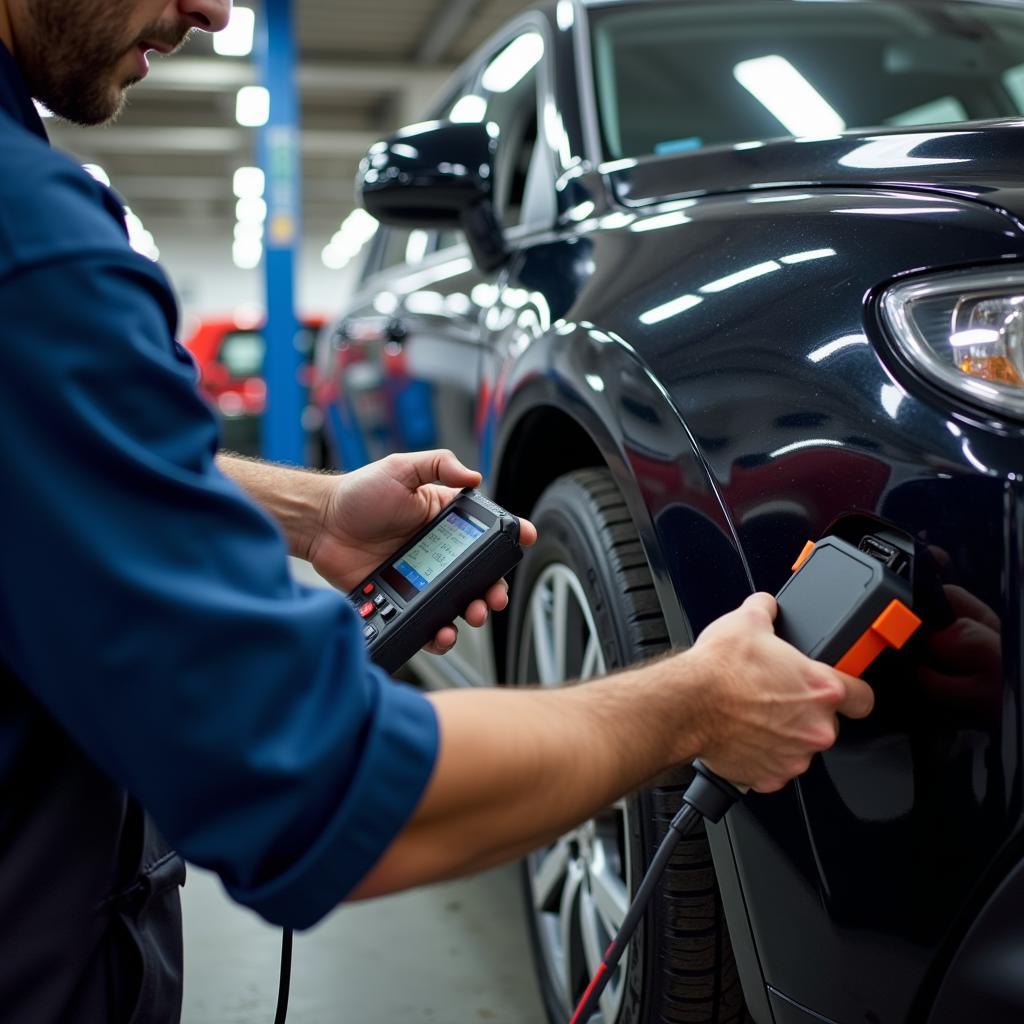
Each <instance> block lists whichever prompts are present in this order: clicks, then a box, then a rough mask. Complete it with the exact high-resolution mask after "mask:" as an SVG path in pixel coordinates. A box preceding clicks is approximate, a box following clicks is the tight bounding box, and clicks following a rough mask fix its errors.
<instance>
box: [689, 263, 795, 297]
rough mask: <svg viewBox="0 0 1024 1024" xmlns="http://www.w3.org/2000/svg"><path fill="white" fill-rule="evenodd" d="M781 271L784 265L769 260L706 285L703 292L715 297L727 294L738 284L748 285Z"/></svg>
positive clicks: (702, 289)
mask: <svg viewBox="0 0 1024 1024" xmlns="http://www.w3.org/2000/svg"><path fill="white" fill-rule="evenodd" d="M781 269H782V265H781V264H780V263H776V262H775V260H768V262H767V263H758V264H757V266H756V267H747V269H746V270H740V271H738V272H737V273H735V274H730V275H729V276H728V277H722V278H719V279H718V280H717V281H712V282H711V283H710V284H706V285H704V287H703V288H701V291H702V292H704V294H705V295H715V294H717V293H718V292H725V291H728V290H729V289H730V288H735V287H736V286H737V285H738V284H746V283H747V281H754V280H756V279H757V278H759V277H764V276H765V275H766V274H774V273H775V271H776V270H781Z"/></svg>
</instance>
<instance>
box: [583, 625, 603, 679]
mask: <svg viewBox="0 0 1024 1024" xmlns="http://www.w3.org/2000/svg"><path fill="white" fill-rule="evenodd" d="M603 661H604V659H603V658H602V657H601V644H600V642H599V641H598V639H597V634H596V633H591V634H590V638H589V639H588V640H587V649H586V651H585V652H584V654H583V668H582V669H580V678H581V679H590V678H591V676H594V675H601V674H603V671H604V669H603V666H601V667H599V663H600V662H603Z"/></svg>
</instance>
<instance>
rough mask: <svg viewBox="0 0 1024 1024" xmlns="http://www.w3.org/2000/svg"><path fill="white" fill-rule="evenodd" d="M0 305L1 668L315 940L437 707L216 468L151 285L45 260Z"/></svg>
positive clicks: (214, 864)
mask: <svg viewBox="0 0 1024 1024" xmlns="http://www.w3.org/2000/svg"><path fill="white" fill-rule="evenodd" d="M0 309H2V310H3V312H4V315H3V318H2V320H0V392H2V395H3V400H2V401H0V430H2V433H3V438H4V441H3V445H2V448H0V452H2V454H0V466H2V469H0V481H2V488H3V494H4V497H3V500H2V502H0V526H2V540H0V560H2V563H0V564H2V566H3V570H2V574H0V629H2V634H0V650H2V656H3V658H4V659H5V660H6V661H7V662H8V663H9V665H10V667H11V668H12V670H13V671H14V672H15V674H16V675H17V676H18V678H19V679H20V680H21V681H22V682H23V684H24V686H25V687H26V688H27V690H28V691H29V692H30V693H31V694H33V696H34V697H35V698H36V699H37V700H38V701H39V703H40V704H41V705H42V706H43V707H44V708H45V709H46V710H47V711H48V712H49V713H50V714H51V715H52V716H53V717H54V718H55V719H57V720H58V721H59V722H60V723H61V725H62V726H63V728H64V729H65V730H66V731H67V732H68V733H69V735H70V736H71V737H72V738H73V739H74V740H75V741H76V742H77V743H78V744H79V745H80V746H81V747H82V748H83V749H84V750H85V751H86V752H87V753H88V754H89V755H90V756H91V757H92V758H93V759H95V761H97V762H98V763H99V764H100V765H101V766H102V767H103V769H104V770H105V771H107V772H108V773H109V774H110V775H111V777H113V778H114V779H116V780H117V781H119V782H120V783H121V784H123V785H124V786H125V787H126V788H127V789H128V791H129V792H131V793H132V794H133V795H134V796H135V797H137V798H138V799H139V800H140V801H141V802H142V804H143V805H144V806H145V807H146V808H147V810H148V811H149V813H150V814H151V815H152V816H153V818H154V820H155V821H156V823H157V825H158V826H159V827H160V829H161V830H162V831H163V832H164V834H165V835H166V837H167V838H168V840H169V841H170V842H171V843H172V844H173V845H174V846H175V847H176V848H177V849H178V850H179V851H180V852H181V853H182V854H183V855H184V856H185V857H187V858H188V859H189V860H191V861H193V862H195V863H196V864H199V865H202V866H204V867H207V868H210V869H212V870H214V871H216V872H217V873H218V874H219V875H220V876H221V878H222V879H223V881H224V884H225V886H226V887H227V889H228V891H229V892H230V893H231V895H232V896H233V897H234V898H235V899H237V900H238V901H239V902H241V903H244V904H246V905H248V906H250V907H252V908H253V909H254V910H256V911H258V912H259V913H261V914H262V915H263V916H264V917H266V918H267V919H268V920H270V921H272V922H274V923H277V924H281V925H286V926H290V927H294V928H304V927H308V926H310V925H312V924H314V923H315V922H316V921H317V920H318V919H319V918H321V917H322V916H323V915H324V914H325V913H327V912H328V911H329V910H331V909H332V908H333V907H334V906H335V905H336V904H337V903H338V902H339V901H340V900H341V899H343V898H344V897H345V896H346V894H347V893H348V892H349V891H350V890H351V889H352V888H353V887H354V886H355V885H356V884H357V883H358V882H359V881H360V880H361V879H362V877H363V876H364V875H365V874H366V873H367V871H368V870H369V869H370V868H371V867H372V866H373V864H374V863H375V862H376V860H377V859H378V858H379V857H380V855H381V853H382V852H383V851H384V850H385V849H386V847H387V846H388V845H389V844H390V842H391V841H392V840H393V838H394V837H395V835H396V834H397V833H398V831H399V830H400V829H401V827H402V825H403V824H404V823H405V822H406V821H407V820H408V818H409V817H410V816H411V814H412V813H413V811H414V810H415V807H416V805H417V803H418V802H419V800H420V798H421V796H422V793H423V791H424V789H425V787H426V784H427V781H428V780H429V777H430V774H431V772H432V770H433V765H434V761H435V758H436V754H437V744H438V729H437V722H436V718H435V715H434V712H433V708H432V706H431V704H430V703H429V702H428V701H427V700H425V699H424V698H423V697H422V696H421V695H420V694H418V693H416V692H415V691H414V690H412V689H409V688H407V687H403V686H400V685H398V684H396V683H393V682H392V681H390V680H389V679H388V678H387V677H386V676H385V675H384V674H383V673H381V672H380V671H379V670H377V669H376V668H375V667H374V666H373V665H372V664H371V663H370V662H369V661H368V659H367V656H366V652H365V647H364V643H363V640H362V631H361V624H360V623H359V621H358V617H357V616H356V614H355V612H354V611H353V610H352V609H351V608H350V607H349V604H348V602H347V600H346V599H344V598H343V597H342V596H341V595H338V594H336V593H334V592H331V591H320V590H314V589H310V588H304V587H302V586H299V585H298V584H296V583H295V582H294V581H293V580H292V579H291V577H290V575H289V572H288V568H287V557H286V555H287V552H286V547H285V544H284V539H283V537H282V536H281V534H280V532H279V530H278V529H277V527H276V525H275V524H274V523H273V522H272V521H271V520H270V519H269V518H268V517H267V516H265V515H264V514H263V512H262V511H261V510H259V509H258V508H257V507H256V506H255V505H254V504H252V503H251V502H250V501H249V500H248V499H247V498H246V497H245V496H244V495H243V494H242V492H241V491H240V490H239V489H238V488H237V487H236V486H235V485H234V484H233V483H232V482H231V481H229V480H228V479H227V478H225V477H224V476H223V475H221V474H220V473H219V472H218V471H217V469H216V467H215V464H214V455H215V451H216V443H217V430H216V424H215V422H214V419H213V416H212V414H211V413H210V411H209V410H208V409H207V407H206V405H205V403H204V402H203V401H202V399H201V398H200V397H199V396H198V394H197V392H196V389H195V385H194V373H193V370H192V367H191V365H190V364H189V363H188V362H186V360H185V359H183V358H180V357H177V356H176V355H175V350H174V347H173V345H172V339H171V337H170V330H171V328H170V327H169V324H170V323H172V322H173V316H174V313H173V301H172V300H171V298H170V294H169V291H168V289H167V287H166V284H165V281H164V278H163V276H162V275H161V274H160V273H159V271H158V270H156V269H155V268H152V267H150V265H149V264H147V263H146V262H145V261H143V260H141V259H136V258H135V256H134V254H132V253H131V252H130V251H129V250H127V247H126V248H125V251H123V252H122V251H119V250H111V251H110V252H92V253H90V254H82V255H79V256H68V257H62V258H60V259H57V260H55V261H50V262H47V263H42V264H39V265H36V266H34V267H33V268H30V269H26V270H23V271H21V272H19V273H17V274H16V275H14V276H8V277H7V278H6V279H5V280H2V281H0Z"/></svg>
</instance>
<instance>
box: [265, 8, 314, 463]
mask: <svg viewBox="0 0 1024 1024" xmlns="http://www.w3.org/2000/svg"><path fill="white" fill-rule="evenodd" d="M260 7H261V12H260V16H259V17H260V26H259V38H258V53H259V60H260V66H261V70H262V79H263V84H264V85H265V86H266V88H267V89H268V90H269V92H270V120H269V121H268V122H267V124H266V126H265V127H264V128H263V129H262V130H261V132H260V139H259V152H260V164H261V166H262V167H263V171H264V173H265V174H266V200H267V230H266V238H265V242H264V245H265V249H264V267H265V274H266V299H267V303H266V305H267V326H266V331H265V339H266V362H265V364H264V376H265V378H266V382H267V408H266V412H265V414H264V417H263V456H264V458H266V459H269V460H271V461H273V462H284V463H290V464H292V465H303V464H304V463H305V461H306V437H305V431H304V430H303V427H302V412H303V408H302V407H303V393H302V392H303V389H302V383H301V381H300V380H299V371H300V367H301V362H302V360H301V357H300V354H299V351H298V349H297V348H296V346H295V339H296V337H297V335H298V331H299V322H298V319H297V317H296V313H295V271H296V255H297V253H298V251H299V240H300V238H301V234H302V150H301V137H300V127H301V126H300V116H299V95H298V86H297V82H296V75H297V60H298V58H297V54H296V47H295V26H294V20H293V11H292V0H263V3H262V4H261V5H260Z"/></svg>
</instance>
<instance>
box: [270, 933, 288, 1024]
mask: <svg viewBox="0 0 1024 1024" xmlns="http://www.w3.org/2000/svg"><path fill="white" fill-rule="evenodd" d="M291 987H292V930H291V929H290V928H285V930H284V931H283V932H282V933H281V974H280V977H279V979H278V983H277V1014H276V1016H275V1017H274V1024H284V1022H285V1020H286V1018H287V1017H288V995H289V993H290V991H291Z"/></svg>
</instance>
